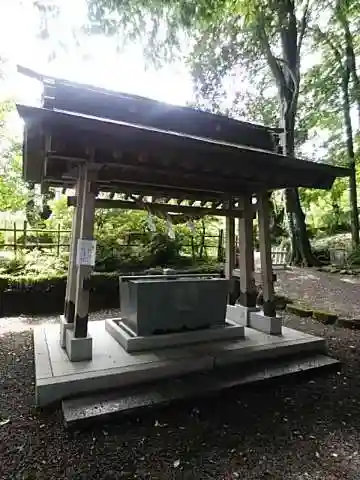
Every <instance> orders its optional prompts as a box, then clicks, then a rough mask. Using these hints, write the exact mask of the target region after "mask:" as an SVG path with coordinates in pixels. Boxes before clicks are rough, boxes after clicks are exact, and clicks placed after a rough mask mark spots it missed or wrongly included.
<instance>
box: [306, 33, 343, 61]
mask: <svg viewBox="0 0 360 480" xmlns="http://www.w3.org/2000/svg"><path fill="white" fill-rule="evenodd" d="M313 31H314V33H315V34H317V35H318V37H319V38H320V39H321V40H322V41H323V42H324V43H326V44H327V45H328V46H329V47H330V48H331V50H332V52H333V54H334V57H335V59H336V61H337V63H338V64H339V67H340V68H341V69H343V68H344V66H343V62H342V55H341V52H340V50H339V49H338V48H337V47H336V45H334V43H333V42H332V41H331V40H330V38H329V36H328V35H326V33H324V32H323V31H322V30H321V29H320V28H319V27H318V26H316V27H315V28H313Z"/></svg>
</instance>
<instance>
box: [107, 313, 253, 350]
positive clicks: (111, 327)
mask: <svg viewBox="0 0 360 480" xmlns="http://www.w3.org/2000/svg"><path fill="white" fill-rule="evenodd" d="M105 328H106V331H107V332H108V333H109V334H110V335H111V336H112V337H113V338H114V339H115V340H116V341H117V342H119V343H120V345H121V346H122V347H124V349H125V350H126V351H127V352H139V351H146V350H154V349H159V348H169V347H175V346H180V345H190V344H193V343H199V342H211V341H220V340H235V339H237V340H239V339H241V338H244V336H245V329H244V327H243V326H241V325H239V324H238V323H236V322H232V321H231V320H230V321H227V323H226V326H223V327H213V328H203V329H200V330H193V331H188V332H179V333H168V334H163V335H149V336H147V337H140V336H135V335H134V334H131V333H130V331H129V329H128V328H127V326H126V325H125V324H124V322H123V321H122V319H121V318H120V319H119V318H118V319H116V318H109V319H106V320H105Z"/></svg>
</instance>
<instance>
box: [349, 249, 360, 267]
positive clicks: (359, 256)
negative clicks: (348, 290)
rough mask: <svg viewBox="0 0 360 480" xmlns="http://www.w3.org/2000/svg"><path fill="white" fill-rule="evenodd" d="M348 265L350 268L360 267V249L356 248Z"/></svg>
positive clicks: (350, 256) (350, 255)
mask: <svg viewBox="0 0 360 480" xmlns="http://www.w3.org/2000/svg"><path fill="white" fill-rule="evenodd" d="M347 263H348V264H349V266H350V267H352V266H358V265H360V247H359V248H355V249H354V250H353V251H352V252H351V253H350V254H349V255H348V258H347Z"/></svg>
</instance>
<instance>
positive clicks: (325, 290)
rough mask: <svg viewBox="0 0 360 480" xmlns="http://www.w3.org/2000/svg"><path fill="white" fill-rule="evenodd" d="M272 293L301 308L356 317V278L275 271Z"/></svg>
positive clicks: (359, 314) (359, 289)
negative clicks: (301, 306) (288, 299)
mask: <svg viewBox="0 0 360 480" xmlns="http://www.w3.org/2000/svg"><path fill="white" fill-rule="evenodd" d="M277 278H278V281H277V283H276V291H277V293H279V294H281V295H285V296H286V297H288V298H291V299H292V300H295V301H297V302H299V303H301V304H303V305H306V306H310V307H316V308H318V309H319V310H325V311H330V312H335V313H337V314H338V315H340V316H342V317H351V318H360V277H351V276H349V275H339V274H332V273H327V272H319V271H318V270H315V269H312V268H292V269H289V270H283V271H279V272H277Z"/></svg>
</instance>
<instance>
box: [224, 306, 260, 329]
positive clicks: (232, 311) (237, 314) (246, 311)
mask: <svg viewBox="0 0 360 480" xmlns="http://www.w3.org/2000/svg"><path fill="white" fill-rule="evenodd" d="M259 310H260V308H258V307H245V306H244V305H238V304H237V305H227V309H226V319H227V320H231V321H233V322H235V323H237V324H239V325H243V326H244V327H249V326H250V313H251V312H258V311H259Z"/></svg>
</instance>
